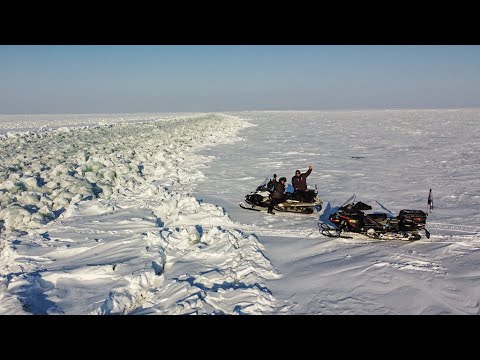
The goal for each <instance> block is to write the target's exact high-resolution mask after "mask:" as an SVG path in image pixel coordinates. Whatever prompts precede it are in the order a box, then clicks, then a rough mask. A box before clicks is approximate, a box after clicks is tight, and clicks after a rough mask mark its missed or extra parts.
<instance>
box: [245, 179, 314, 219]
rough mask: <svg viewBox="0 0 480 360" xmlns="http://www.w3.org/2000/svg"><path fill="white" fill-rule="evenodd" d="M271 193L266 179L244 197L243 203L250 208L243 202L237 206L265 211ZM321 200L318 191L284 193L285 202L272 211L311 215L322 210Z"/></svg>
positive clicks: (271, 190)
mask: <svg viewBox="0 0 480 360" xmlns="http://www.w3.org/2000/svg"><path fill="white" fill-rule="evenodd" d="M272 192H273V182H272V180H271V179H270V181H268V178H267V179H265V181H264V182H263V183H262V184H261V185H260V186H258V187H257V189H256V190H255V191H254V192H251V193H250V194H248V195H246V196H245V202H246V203H247V204H250V205H251V206H246V205H245V204H244V203H243V202H241V203H240V204H239V205H240V207H242V208H243V209H247V210H254V211H260V209H258V208H264V210H266V209H267V208H268V206H269V205H270V195H271V194H272ZM322 204H323V202H322V199H320V197H319V196H318V190H317V187H316V186H315V189H308V190H307V191H306V192H304V193H291V192H286V193H285V201H284V202H282V203H280V204H278V205H276V206H274V207H273V209H274V210H277V211H282V212H294V213H299V214H312V213H313V212H314V211H315V210H316V211H320V210H321V209H322Z"/></svg>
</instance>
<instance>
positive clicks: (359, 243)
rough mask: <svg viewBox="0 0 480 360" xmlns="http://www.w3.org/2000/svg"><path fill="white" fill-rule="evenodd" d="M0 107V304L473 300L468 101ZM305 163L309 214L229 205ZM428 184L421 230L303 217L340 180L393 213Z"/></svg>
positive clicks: (191, 308)
mask: <svg viewBox="0 0 480 360" xmlns="http://www.w3.org/2000/svg"><path fill="white" fill-rule="evenodd" d="M7 118H8V117H7V116H3V117H0V128H1V129H3V131H0V133H2V132H3V135H1V136H0V156H1V159H2V161H1V162H0V227H2V230H1V233H0V238H1V242H0V256H1V257H0V313H2V314H19V313H28V314H479V312H480V281H479V280H480V270H479V267H478V264H479V263H480V252H479V250H480V211H479V210H480V180H479V179H478V178H479V172H478V164H479V162H480V155H478V154H480V126H479V124H480V110H478V109H459V110H391V111H382V110H376V111H322V112H320V111H312V112H293V111H292V112H242V113H240V112H238V113H230V114H139V115H116V116H114V115H105V116H104V115H95V116H87V115H85V116H80V117H77V119H80V118H81V121H79V120H78V121H77V120H75V116H73V115H72V117H68V116H66V117H65V123H64V124H63V123H62V119H61V118H60V117H58V118H57V120H58V122H57V123H53V122H51V121H50V120H49V119H50V118H49V116H47V115H38V116H31V121H30V122H29V121H28V119H27V120H25V122H24V123H20V122H15V125H14V126H12V125H11V124H10V123H8V121H6V119H7ZM101 118H105V119H107V118H108V119H109V120H108V121H103V122H101V121H99V119H101ZM52 119H53V117H52ZM49 122H50V123H51V124H50V125H48V126H44V127H42V125H41V124H45V123H49ZM2 124H3V125H2ZM74 125H75V126H81V127H77V128H72V129H68V128H64V126H65V127H71V126H74ZM86 125H88V126H90V127H85V126H86ZM46 129H55V130H48V131H46ZM30 130H40V131H37V132H29V133H23V134H15V133H14V132H16V131H30ZM309 164H311V165H312V166H313V172H312V174H311V175H310V176H309V177H308V179H307V182H308V185H309V187H313V186H314V185H315V184H317V186H318V190H319V195H320V196H321V197H322V199H323V202H324V207H323V209H322V210H321V211H320V212H319V213H314V214H311V215H298V214H292V213H288V214H285V213H279V212H277V214H276V215H274V216H271V215H267V214H266V213H265V212H264V211H262V212H254V211H246V210H243V209H241V208H240V207H239V206H238V203H239V202H240V201H244V197H245V195H246V194H248V193H249V192H250V191H253V190H255V188H256V187H257V186H258V185H259V184H260V183H261V182H263V180H265V178H269V177H271V176H272V175H273V173H277V174H278V176H285V177H287V180H288V182H289V183H290V179H291V177H292V176H293V174H294V171H295V170H296V169H301V170H302V171H306V170H307V167H308V165H309ZM430 188H431V189H432V191H433V197H434V206H435V208H434V210H433V212H432V213H431V214H429V216H428V218H427V229H429V230H430V232H431V234H432V236H431V238H430V239H426V238H425V237H424V236H423V237H422V239H421V240H419V241H415V242H408V241H400V240H390V241H380V240H374V239H368V238H365V237H362V236H359V235H357V236H354V237H353V238H352V239H339V238H337V239H333V238H327V237H324V236H322V235H320V233H319V231H318V226H317V223H318V222H319V220H326V219H327V218H328V214H330V213H331V212H333V211H335V210H336V209H337V208H338V207H339V206H340V205H341V204H342V203H343V202H344V201H345V200H347V199H348V198H349V197H351V196H352V195H353V194H356V196H357V200H361V201H363V202H365V203H367V204H369V205H372V206H373V210H374V211H381V212H385V211H390V212H392V213H393V214H394V215H397V214H398V212H399V211H400V210H402V209H419V210H426V209H427V197H428V191H429V189H430ZM422 235H423V234H422Z"/></svg>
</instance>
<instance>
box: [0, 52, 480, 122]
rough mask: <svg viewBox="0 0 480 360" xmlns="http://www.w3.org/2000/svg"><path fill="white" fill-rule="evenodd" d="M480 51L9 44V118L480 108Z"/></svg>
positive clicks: (4, 102) (4, 95)
mask: <svg viewBox="0 0 480 360" xmlns="http://www.w3.org/2000/svg"><path fill="white" fill-rule="evenodd" d="M479 94H480V46H401V45H395V46H296V45H292V46H266V45H265V46H264V45H255V46H0V114H35V113H36V114H48V113H129V112H131V113H134V112H190V111H192V112H199V111H201V112H203V111H233V110H324V109H393V108H465V107H479V106H480V96H479Z"/></svg>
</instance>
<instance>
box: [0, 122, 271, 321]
mask: <svg viewBox="0 0 480 360" xmlns="http://www.w3.org/2000/svg"><path fill="white" fill-rule="evenodd" d="M246 126H249V124H248V123H247V122H246V121H245V120H243V119H241V118H238V117H234V116H227V115H197V116H190V117H183V118H178V119H177V118H170V119H157V120H156V121H150V122H144V123H136V124H119V125H104V126H98V127H82V128H75V129H66V128H65V129H58V130H53V131H45V132H43V131H41V132H35V133H31V132H30V133H23V134H8V135H5V136H3V137H2V139H1V142H0V153H1V155H2V156H5V155H7V154H8V153H10V154H11V153H12V150H13V151H16V153H17V155H16V156H14V157H10V159H11V160H10V162H9V163H4V164H3V167H2V170H1V172H0V176H1V177H2V188H0V191H1V194H2V195H1V201H2V210H1V211H0V218H1V219H2V221H3V224H2V225H3V228H2V234H1V236H2V242H1V249H0V251H1V258H0V259H1V260H0V279H1V281H0V300H1V301H0V304H1V305H0V313H3V314H19V313H30V314H149V313H156V314H261V313H268V312H271V311H272V309H273V308H274V306H275V298H274V296H273V295H272V293H271V291H270V290H269V289H268V288H266V287H265V286H264V281H265V280H266V279H275V278H279V276H280V275H279V274H278V273H277V271H276V270H275V269H274V268H273V266H272V264H271V263H270V261H269V260H268V259H267V258H266V257H265V256H264V255H263V251H264V248H263V246H262V245H261V244H260V243H259V242H258V241H257V238H256V237H255V236H254V235H253V234H250V233H246V232H243V231H241V230H239V229H236V226H235V224H234V223H233V222H232V221H231V220H230V218H229V217H228V215H227V214H225V212H224V210H223V209H222V208H220V207H218V206H216V205H212V204H208V203H204V202H201V201H198V200H197V199H195V198H194V197H193V196H192V195H191V194H190V192H191V189H192V187H194V186H195V183H196V182H197V181H199V180H200V179H202V178H203V174H202V172H201V171H200V170H201V169H203V168H204V167H205V166H206V163H207V162H208V161H210V160H211V159H210V158H208V157H205V156H199V155H195V152H196V151H198V150H199V149H201V148H204V147H207V146H214V145H216V144H219V143H227V142H233V141H238V140H240V139H239V138H237V137H236V133H237V132H238V131H239V130H240V129H242V128H244V127H246Z"/></svg>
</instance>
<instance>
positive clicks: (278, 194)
mask: <svg viewBox="0 0 480 360" xmlns="http://www.w3.org/2000/svg"><path fill="white" fill-rule="evenodd" d="M286 182H287V178H285V177H281V178H280V179H279V180H278V181H277V177H276V176H275V175H274V176H273V192H272V195H271V199H270V204H269V205H268V211H267V213H268V214H272V215H275V213H274V212H273V207H274V206H275V205H278V204H280V203H282V202H283V201H284V198H285V195H284V193H285V183H286Z"/></svg>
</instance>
